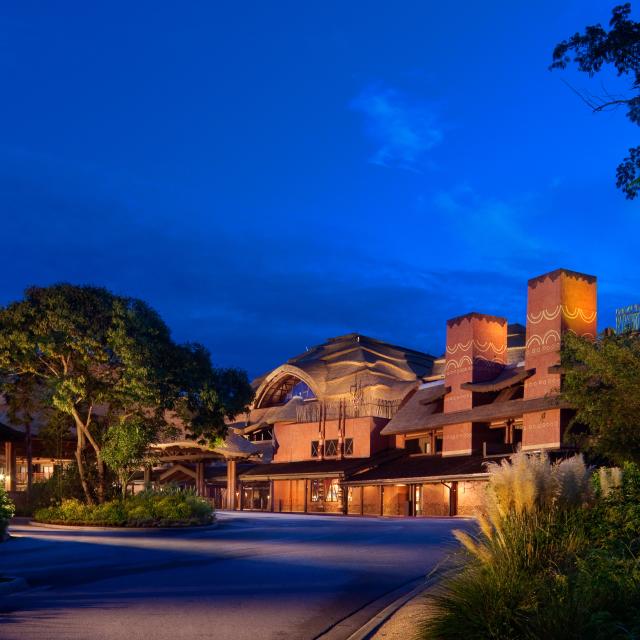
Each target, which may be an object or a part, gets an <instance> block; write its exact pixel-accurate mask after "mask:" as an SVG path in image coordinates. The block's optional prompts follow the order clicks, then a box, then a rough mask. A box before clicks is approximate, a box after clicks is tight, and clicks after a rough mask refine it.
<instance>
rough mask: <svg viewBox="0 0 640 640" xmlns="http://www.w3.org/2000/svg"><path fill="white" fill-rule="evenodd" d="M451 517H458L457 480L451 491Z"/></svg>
mask: <svg viewBox="0 0 640 640" xmlns="http://www.w3.org/2000/svg"><path fill="white" fill-rule="evenodd" d="M449 515H450V516H455V515H458V483H457V481H455V480H454V481H453V482H451V487H450V489H449Z"/></svg>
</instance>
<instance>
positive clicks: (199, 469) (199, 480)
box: [196, 462, 205, 498]
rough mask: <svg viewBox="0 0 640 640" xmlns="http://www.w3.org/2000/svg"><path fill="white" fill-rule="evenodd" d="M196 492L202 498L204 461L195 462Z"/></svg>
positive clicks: (203, 491) (203, 490)
mask: <svg viewBox="0 0 640 640" xmlns="http://www.w3.org/2000/svg"><path fill="white" fill-rule="evenodd" d="M196 493H197V494H198V495H199V496H200V497H201V498H203V497H204V494H205V484H204V462H196Z"/></svg>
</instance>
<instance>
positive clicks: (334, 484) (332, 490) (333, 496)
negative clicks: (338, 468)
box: [327, 478, 342, 502]
mask: <svg viewBox="0 0 640 640" xmlns="http://www.w3.org/2000/svg"><path fill="white" fill-rule="evenodd" d="M341 493H342V491H341V488H340V483H339V482H338V479H337V478H334V479H333V480H330V481H329V487H328V490H327V502H339V501H340V495H341Z"/></svg>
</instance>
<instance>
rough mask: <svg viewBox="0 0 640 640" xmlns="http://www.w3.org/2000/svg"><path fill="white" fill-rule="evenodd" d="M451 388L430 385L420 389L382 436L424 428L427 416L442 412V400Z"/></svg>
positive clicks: (383, 431)
mask: <svg viewBox="0 0 640 640" xmlns="http://www.w3.org/2000/svg"><path fill="white" fill-rule="evenodd" d="M450 390H451V387H445V385H444V382H442V383H436V384H434V383H429V384H426V385H423V386H422V387H420V388H419V389H418V390H417V391H416V392H415V393H414V394H413V395H412V396H411V397H410V398H409V400H408V401H407V402H406V404H405V405H404V406H403V407H401V408H400V410H399V411H398V413H396V415H395V416H394V417H393V418H392V419H391V421H390V422H389V423H388V424H387V425H386V426H385V427H384V429H383V430H382V432H381V433H382V435H388V434H394V433H405V432H409V431H415V430H416V429H420V428H422V425H423V424H424V420H425V418H426V417H427V416H430V415H433V414H434V413H436V412H438V411H442V402H441V401H442V398H444V396H445V395H446V394H447V393H449V391H450Z"/></svg>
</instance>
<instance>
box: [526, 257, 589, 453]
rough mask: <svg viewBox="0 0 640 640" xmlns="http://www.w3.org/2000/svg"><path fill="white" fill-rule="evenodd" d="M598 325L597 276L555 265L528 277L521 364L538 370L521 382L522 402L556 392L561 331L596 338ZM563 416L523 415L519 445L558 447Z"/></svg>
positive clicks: (556, 412)
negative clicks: (522, 390)
mask: <svg viewBox="0 0 640 640" xmlns="http://www.w3.org/2000/svg"><path fill="white" fill-rule="evenodd" d="M597 324H598V323H597V300H596V278H595V276H589V275H586V274H584V273H577V272H575V271H568V270H567V269H556V270H555V271H551V272H550V273H545V274H543V275H541V276H538V277H537V278H532V279H531V280H529V289H528V295H527V342H526V349H525V366H526V368H527V369H535V370H536V372H535V374H534V375H533V376H531V377H530V378H528V379H527V380H526V381H525V385H524V398H525V400H532V399H536V398H543V397H546V396H549V395H555V394H558V393H559V392H560V379H561V376H560V372H559V371H558V370H557V368H558V365H559V364H560V348H561V346H562V337H563V335H564V334H565V333H566V332H567V331H572V332H573V333H575V334H577V335H580V336H584V337H587V338H591V339H595V338H596V335H597ZM566 419H567V416H566V415H563V411H562V410H561V409H550V410H546V411H537V412H533V413H527V414H525V415H524V431H523V440H522V448H523V449H524V450H527V449H529V450H531V449H543V448H559V447H560V446H561V444H562V432H563V428H564V426H565V423H566V421H567V420H566Z"/></svg>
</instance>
